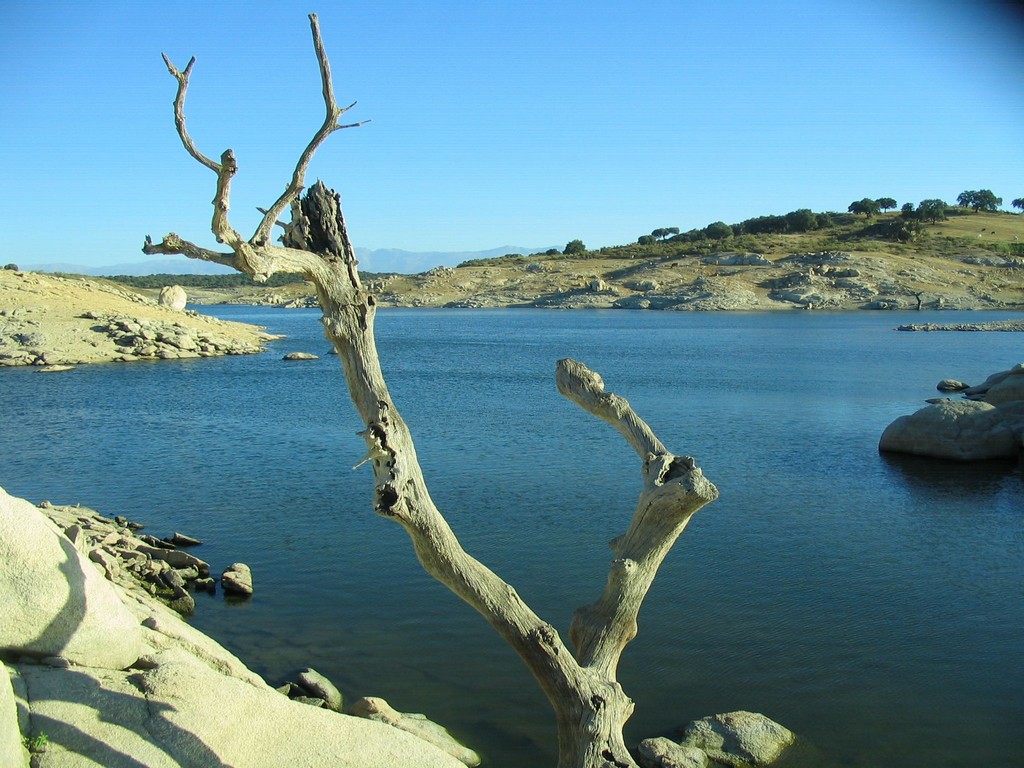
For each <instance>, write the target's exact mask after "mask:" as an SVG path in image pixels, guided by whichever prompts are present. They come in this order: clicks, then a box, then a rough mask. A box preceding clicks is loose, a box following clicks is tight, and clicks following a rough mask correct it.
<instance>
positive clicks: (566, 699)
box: [143, 14, 718, 768]
mask: <svg viewBox="0 0 1024 768" xmlns="http://www.w3.org/2000/svg"><path fill="white" fill-rule="evenodd" d="M309 19H310V25H311V28H312V33H313V43H314V48H315V50H316V55H317V59H318V61H319V64H320V71H321V79H322V82H323V96H324V103H325V106H326V112H327V114H326V117H325V119H324V123H323V125H322V126H321V128H320V130H319V131H318V132H317V133H316V135H315V136H314V138H313V140H312V141H311V142H310V144H309V145H308V146H307V147H306V150H305V151H304V152H303V153H302V156H301V157H300V160H299V162H298V164H297V165H296V168H295V172H294V174H293V176H292V180H291V183H290V184H289V186H288V188H287V190H286V191H285V193H284V194H283V195H282V196H281V197H280V198H279V199H278V200H277V202H275V203H274V205H273V206H272V207H271V208H270V209H269V210H268V211H267V212H266V213H265V215H264V218H263V220H262V222H261V223H260V225H259V226H258V227H257V229H256V232H255V234H254V235H253V236H252V238H250V239H249V240H245V239H243V237H242V236H241V235H240V234H239V233H238V232H237V231H235V230H234V229H233V228H232V227H231V225H230V223H229V222H228V211H229V199H230V184H231V179H232V177H233V176H234V174H235V172H236V170H237V165H236V163H235V158H234V155H233V153H232V152H231V150H230V149H229V150H226V151H225V152H224V153H223V154H222V155H221V161H220V162H219V163H218V162H215V161H213V160H211V159H210V158H208V157H206V156H205V155H203V154H201V153H200V152H199V151H198V150H197V149H196V148H195V145H194V144H193V143H192V140H191V138H190V137H189V135H188V132H187V130H186V127H185V112H184V104H185V94H186V91H187V89H188V81H189V76H190V74H191V71H192V67H193V65H194V63H195V59H192V60H191V61H189V64H188V66H187V67H186V68H185V70H184V71H183V72H182V71H180V70H178V69H176V68H175V67H174V65H173V64H171V62H170V61H169V60H168V59H167V57H166V56H165V57H164V61H165V63H166V64H167V68H168V70H169V71H170V72H171V74H172V75H173V76H174V77H175V78H176V79H177V81H178V91H177V96H176V98H175V102H174V112H175V123H176V126H177V130H178V134H179V137H180V138H181V141H182V144H183V145H184V146H185V149H186V150H187V151H188V152H189V154H191V155H192V156H193V157H194V158H195V159H196V160H197V161H198V162H200V163H202V164H203V165H205V166H207V167H208V168H210V169H211V170H212V171H214V173H216V175H217V193H216V197H215V199H214V214H213V221H212V224H211V228H212V230H213V233H214V234H215V235H216V237H217V240H218V242H221V243H224V244H226V245H227V246H228V247H229V248H230V249H231V250H230V252H228V253H220V252H216V251H210V250H207V249H204V248H200V247H198V246H196V245H194V244H192V243H190V242H188V241H186V240H183V239H182V238H180V237H178V236H177V235H175V234H173V233H171V234H168V235H167V236H166V237H164V239H163V241H162V242H160V243H153V242H152V240H150V239H149V238H148V237H147V238H146V244H145V246H144V247H143V250H144V251H145V252H146V253H149V254H154V253H161V254H184V255H185V256H188V257H190V258H196V259H203V260H207V261H213V262H217V263H220V264H226V265H228V266H231V267H234V268H235V269H237V270H239V271H241V272H244V273H246V274H249V275H252V276H253V277H254V278H255V279H257V280H265V279H267V277H269V276H270V275H272V274H274V273H275V272H299V273H302V274H303V275H304V276H305V277H306V278H307V279H309V280H310V281H312V282H313V283H314V285H315V286H316V291H317V296H318V298H319V300H320V306H321V308H322V309H323V319H322V322H323V324H324V332H325V333H326V335H327V338H328V339H329V340H330V341H331V343H332V344H333V345H334V347H335V349H336V350H337V352H338V355H339V358H340V360H341V362H342V364H343V366H344V370H345V377H346V380H347V383H348V389H349V394H350V396H351V398H352V402H353V403H354V404H355V406H356V410H357V411H358V413H359V416H360V418H361V419H362V421H363V423H364V425H365V428H364V429H363V431H362V432H360V435H361V436H362V437H363V439H364V440H365V442H366V446H367V454H366V458H365V460H364V463H370V464H371V466H372V468H373V477H374V489H375V502H374V509H375V511H376V512H377V513H378V514H379V515H381V516H383V517H387V518H391V519H393V520H394V521H395V522H397V523H399V524H400V525H402V526H403V527H404V528H405V530H406V531H407V532H408V534H409V536H410V538H411V539H412V543H413V547H414V548H415V551H416V555H417V557H418V558H419V560H420V562H421V563H422V565H423V567H424V568H425V569H426V570H427V572H428V573H430V574H431V575H432V576H433V577H434V578H436V579H437V580H438V581H440V582H442V583H443V584H445V585H446V586H448V588H449V589H451V590H452V591H453V592H455V593H456V594H457V595H458V596H459V597H461V598H462V599H463V600H464V601H465V602H467V603H468V604H469V605H471V606H472V607H473V608H475V609H476V610H477V611H478V612H479V613H480V614H481V615H482V616H483V617H484V618H485V619H486V620H487V621H488V622H489V623H490V624H491V626H493V627H494V628H495V630H497V632H498V634H500V635H501V636H502V637H504V638H505V640H506V641H507V642H508V643H509V644H510V645H511V646H512V647H513V648H515V650H516V651H517V652H518V654H519V655H520V657H522V659H523V661H524V662H525V663H526V665H527V667H528V668H529V669H530V671H531V672H532V673H533V675H534V677H535V678H536V679H537V681H538V683H539V684H540V686H541V688H542V689H543V690H544V692H545V694H546V695H547V697H548V700H549V701H550V702H551V706H552V707H553V709H554V711H555V716H556V720H557V723H558V748H559V759H558V766H559V768H597V767H598V766H623V767H626V768H629V767H632V766H635V765H636V764H635V762H634V761H633V758H632V757H631V756H630V754H629V752H628V751H627V749H626V746H625V743H624V741H623V736H622V728H623V725H624V724H625V722H626V720H628V718H629V716H630V715H631V714H632V711H633V702H632V700H631V699H630V698H629V697H628V696H627V695H626V694H625V692H624V691H623V690H622V687H621V686H620V685H619V683H618V681H617V680H616V669H617V667H618V662H619V658H620V656H621V655H622V651H623V649H624V648H625V646H626V644H627V643H629V641H630V640H632V639H633V637H635V636H636V631H637V625H636V617H637V614H638V612H639V610H640V605H641V603H642V601H643V599H644V596H645V595H646V594H647V591H648V589H649V588H650V585H651V583H652V581H653V580H654V577H655V575H656V573H657V570H658V567H659V566H660V565H661V562H662V560H663V559H664V557H665V555H666V554H667V553H668V551H669V549H670V548H671V547H672V545H673V544H674V543H675V540H676V538H677V537H678V536H679V534H680V533H682V531H683V529H684V528H685V527H686V524H687V523H688V522H689V520H690V517H691V516H692V515H693V514H694V513H695V512H696V511H697V510H698V509H700V508H701V507H703V506H704V505H705V504H707V503H708V502H710V501H713V500H714V499H715V498H717V496H718V491H717V489H716V488H715V487H714V485H712V483H711V482H710V481H708V480H707V479H706V478H705V477H704V475H703V474H702V473H701V470H700V469H699V468H697V466H696V465H695V462H694V460H693V459H692V458H690V457H688V456H675V455H673V454H671V453H670V452H669V451H668V450H667V449H666V448H665V446H664V445H662V444H661V442H660V441H659V440H658V438H657V437H655V435H654V433H653V432H652V431H651V430H650V428H649V427H648V426H647V424H645V423H644V422H643V421H642V420H641V419H640V418H639V417H638V416H637V415H636V413H635V412H634V411H633V409H632V408H631V407H630V406H629V403H627V402H626V401H625V400H624V399H622V398H620V397H618V396H616V395H614V394H611V393H607V392H605V391H604V382H603V381H602V380H601V377H600V376H599V375H598V374H597V373H595V372H593V371H591V370H589V369H588V368H587V367H586V366H585V365H583V364H582V363H579V362H576V361H574V360H562V361H559V363H558V365H557V369H556V381H557V385H558V389H559V391H560V392H561V393H562V394H563V395H565V396H566V397H567V398H569V399H570V400H572V401H573V402H575V403H576V404H577V405H579V406H580V407H581V408H583V409H584V410H586V411H589V412H590V413H592V414H594V415H595V416H597V417H598V418H600V419H603V420H604V421H607V422H608V423H609V424H611V425H612V426H613V427H615V428H616V429H617V430H619V432H621V433H622V435H623V436H624V437H625V438H626V440H627V441H628V442H629V444H630V445H631V446H632V447H633V449H634V450H636V452H637V453H638V454H639V456H640V459H641V462H642V479H643V489H642V491H641V493H640V498H639V500H638V502H637V506H636V510H635V512H634V514H633V518H632V521H631V523H630V525H629V527H628V529H627V530H626V532H625V533H624V534H622V535H621V536H619V537H617V538H616V539H614V540H613V541H612V542H611V548H612V551H613V553H614V559H613V561H612V564H611V568H610V571H609V575H608V581H607V584H606V585H605V588H604V592H603V594H602V595H601V596H600V597H599V598H598V599H597V601H595V602H594V603H593V604H591V605H588V606H584V607H582V608H580V609H578V610H577V611H576V613H575V615H574V617H573V621H572V626H571V629H570V638H571V641H572V644H573V646H574V650H573V649H570V648H569V647H568V646H566V645H565V644H564V642H563V641H562V639H561V638H560V637H559V635H558V633H557V632H556V631H555V629H554V628H553V627H552V626H551V625H550V624H548V623H546V622H545V621H543V620H542V619H541V618H540V617H538V616H537V615H536V614H535V613H534V612H533V611H532V610H531V609H530V608H529V607H528V606H527V605H526V604H525V603H524V602H523V601H522V600H521V599H520V597H519V595H518V594H517V593H516V591H515V590H514V589H513V588H512V586H511V585H509V584H507V583H506V582H505V581H503V580H502V579H501V578H499V577H498V576H497V575H496V574H494V573H493V572H492V571H491V570H489V569H488V568H487V567H486V566H485V565H483V564H482V563H480V562H479V561H478V560H476V559H474V558H473V557H472V556H470V555H469V554H467V553H466V552H465V551H464V550H463V549H462V547H461V545H460V544H459V541H458V539H457V538H456V536H455V534H454V533H453V532H452V530H451V528H450V527H449V525H448V523H447V521H446V520H445V518H444V517H443V516H442V514H441V513H440V512H439V511H438V509H437V507H436V506H435V505H434V502H433V500H432V499H431V498H430V494H429V492H428V490H427V485H426V482H425V480H424V478H423V473H422V471H421V469H420V465H419V461H418V459H417V457H416V450H415V447H414V445H413V441H412V436H411V434H410V432H409V429H408V427H407V426H406V424H405V422H404V421H403V420H402V417H401V416H400V415H399V413H398V409H397V408H396V407H395V405H394V403H393V402H392V400H391V395H390V394H389V392H388V388H387V384H386V383H385V381H384V376H383V373H382V372H381V368H380V362H379V360H378V357H377V349H376V345H375V342H374V332H373V322H374V315H375V311H376V305H375V300H374V297H373V296H372V295H371V294H370V293H369V292H368V291H366V289H365V288H364V287H363V286H362V284H361V282H360V280H359V274H358V271H357V268H356V259H355V252H354V250H353V248H352V244H351V242H350V240H349V237H348V233H347V231H346V229H345V220H344V216H343V214H342V210H341V200H340V197H339V196H338V195H337V194H336V193H334V192H332V191H330V190H328V189H327V188H326V187H325V186H324V185H323V184H321V183H320V182H317V183H316V184H315V185H314V186H313V187H312V188H311V189H310V190H309V191H308V193H307V194H306V195H305V196H302V197H300V196H299V195H300V192H301V190H302V188H303V180H304V176H305V172H306V169H307V168H308V165H309V162H310V160H311V159H312V156H313V154H314V153H315V151H316V149H317V147H318V146H319V145H320V144H321V143H322V142H323V141H324V140H325V139H326V138H327V136H329V135H330V134H331V133H333V132H334V131H336V130H339V129H341V128H349V127H355V126H357V125H362V123H354V124H351V125H340V124H339V122H338V120H339V118H340V116H341V115H342V114H343V113H344V112H345V111H347V109H350V108H351V107H348V108H345V109H339V108H338V106H337V104H336V103H335V100H334V89H333V84H332V79H331V71H330V64H329V62H328V59H327V54H326V52H325V51H324V48H323V43H322V41H321V38H320V30H319V24H318V22H317V18H316V15H315V14H314V15H310V17H309ZM352 106H354V105H352ZM288 207H290V208H291V214H292V221H291V223H290V224H287V225H282V226H284V228H285V234H284V236H283V237H282V238H281V240H282V243H283V245H282V246H277V245H273V244H271V242H270V233H271V230H272V228H273V226H274V225H275V224H276V223H278V222H277V219H278V217H279V216H280V215H281V214H282V213H283V211H284V209H285V208H288Z"/></svg>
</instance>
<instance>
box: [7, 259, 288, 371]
mask: <svg viewBox="0 0 1024 768" xmlns="http://www.w3.org/2000/svg"><path fill="white" fill-rule="evenodd" d="M272 338H274V337H273V336H271V335H269V334H267V333H265V332H264V331H263V329H261V328H257V327H256V326H251V325H246V324H244V323H232V322H226V321H223V320H218V319H216V318H213V317H207V316H205V315H200V314H198V313H195V312H191V311H188V310H185V311H182V310H175V309H170V308H168V307H163V306H160V305H159V304H157V303H156V302H155V301H153V300H151V299H147V298H144V297H142V296H140V295H138V294H136V293H132V292H131V291H128V290H125V289H123V288H120V287H118V286H116V285H114V284H112V283H109V282H106V281H102V280H91V279H87V278H65V277H58V276H56V275H46V274H37V273H33V272H17V271H14V270H0V365H38V366H52V365H78V364H81V363H99V362H115V361H116V362H131V361H135V360H158V359H177V358H190V357H211V356H216V355H236V354H250V353H254V352H259V351H261V350H262V349H263V344H264V343H265V342H266V341H269V340H270V339H272Z"/></svg>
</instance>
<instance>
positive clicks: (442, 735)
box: [350, 696, 480, 768]
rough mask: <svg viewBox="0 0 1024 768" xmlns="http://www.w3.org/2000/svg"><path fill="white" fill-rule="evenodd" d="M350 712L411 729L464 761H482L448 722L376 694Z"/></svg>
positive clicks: (429, 742)
mask: <svg viewBox="0 0 1024 768" xmlns="http://www.w3.org/2000/svg"><path fill="white" fill-rule="evenodd" d="M350 714H353V715H355V716H356V717H362V718H366V719H367V720H375V721H377V722H379V723H386V724H387V725H390V726H392V727H394V728H397V729H399V730H402V731H406V732H407V733H411V734H412V735H413V736H416V737H418V738H420V739H422V740H423V741H426V742H427V743H428V744H432V745H434V746H435V747H438V748H439V749H442V750H444V751H445V752H447V753H448V754H449V755H451V756H452V757H454V758H456V759H457V760H459V761H460V762H462V763H464V764H465V765H467V766H469V768H475V766H478V765H480V755H478V754H477V753H476V752H474V751H473V750H472V749H470V748H469V747H466V746H463V745H462V744H460V743H459V742H458V741H457V740H456V739H455V737H453V736H452V735H451V734H450V733H448V729H447V728H445V727H444V726H441V725H438V724H437V723H435V722H433V721H431V720H428V719H427V717H426V715H420V714H415V713H406V712H399V711H398V710H396V709H395V708H394V707H392V706H391V705H390V704H388V703H387V702H386V701H385V700H384V699H381V698H379V697H376V696H366V697H364V698H362V699H359V700H358V701H357V702H355V703H354V704H353V705H352V707H351V709H350Z"/></svg>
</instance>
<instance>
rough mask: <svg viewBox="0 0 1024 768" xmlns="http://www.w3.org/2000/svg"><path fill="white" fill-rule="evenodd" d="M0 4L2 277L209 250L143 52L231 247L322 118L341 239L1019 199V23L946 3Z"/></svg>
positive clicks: (604, 231) (597, 237)
mask: <svg viewBox="0 0 1024 768" xmlns="http://www.w3.org/2000/svg"><path fill="white" fill-rule="evenodd" d="M322 5H323V6H325V7H321V8H316V7H315V6H311V5H309V4H308V3H302V4H298V3H295V2H292V1H291V0H275V1H274V2H267V1H266V0H247V2H244V3H243V2H213V1H211V0H205V1H204V2H192V1H191V0H184V1H183V2H175V3H168V2H147V1H146V0H140V1H139V2H135V3H121V2H119V3H109V2H102V1H101V2H97V3H82V2H80V1H79V2H61V1H50V2H47V1H46V0H42V1H41V0H31V1H29V0H4V2H2V3H0V98H2V101H0V104H2V110H0V164H2V169H3V170H2V176H0V200H2V202H3V224H2V226H0V262H4V263H6V262H8V261H15V262H24V263H42V262H53V261H65V262H73V263H79V264H85V265H98V264H110V263H118V262H126V261H144V260H146V259H147V258H148V257H146V256H144V255H143V254H142V253H141V252H140V251H139V248H140V246H141V244H142V241H143V238H144V236H145V235H146V234H151V235H153V236H154V237H155V238H157V239H159V238H160V237H162V236H163V235H164V234H165V233H167V232H168V231H175V232H177V233H179V234H180V235H182V236H183V237H185V238H187V239H192V240H194V241H196V242H198V243H200V244H202V245H206V246H208V247H213V246H215V243H214V242H213V238H212V235H210V233H209V218H210V210H211V209H210V204H209V201H210V200H211V198H212V195H213V182H214V176H213V174H212V173H211V172H210V171H209V170H207V169H206V168H203V167H201V166H200V165H198V164H197V163H196V162H195V161H194V160H192V159H191V158H190V157H188V155H186V154H185V152H184V150H183V149H182V147H181V145H180V143H179V141H178V138H177V135H176V133H175V131H174V127H173V123H172V119H171V101H172V99H173V95H174V89H175V83H174V81H173V79H172V78H171V77H170V75H169V74H168V73H167V71H166V69H165V68H164V66H163V63H162V61H161V59H160V53H161V52H166V53H167V54H168V55H169V56H170V58H171V60H172V61H174V62H175V63H176V64H177V65H178V66H179V67H184V66H185V64H186V63H187V61H188V59H189V57H190V56H192V55H194V56H196V58H197V63H196V66H195V70H194V72H193V75H192V81H191V86H190V90H189V101H188V104H187V113H188V124H189V128H190V131H191V133H192V136H193V138H194V139H195V141H196V143H197V145H198V146H199V148H200V150H201V151H203V152H205V153H206V154H207V155H210V156H214V157H216V156H218V155H219V154H220V152H221V151H223V150H224V149H226V148H228V147H231V148H233V149H234V151H235V153H236V156H237V158H238V162H239V167H240V170H239V173H238V175H237V176H236V177H235V181H234V187H233V196H232V220H233V223H234V225H235V227H236V228H237V229H239V230H240V231H242V232H243V233H245V234H247V235H248V234H251V233H252V230H253V228H254V227H255V224H256V222H257V221H258V218H259V214H258V213H256V212H255V209H256V207H257V206H267V205H269V204H270V203H271V202H272V201H273V200H274V199H275V198H276V197H277V195H278V194H279V193H280V191H281V190H282V189H283V187H284V184H285V183H286V182H287V180H288V178H289V177H290V174H291V171H292V168H293V166H294V162H295V160H296V158H297V157H298V154H299V153H300V152H301V150H302V148H303V147H304V146H305V144H306V142H307V141H308V140H309V138H310V137H311V136H312V134H313V132H314V131H315V130H316V128H317V127H318V126H319V124H320V122H321V121H322V119H323V103H322V100H321V97H320V91H319V75H318V70H317V66H316V60H315V57H314V55H313V52H312V46H311V43H310V33H309V24H308V21H307V19H306V14H307V13H308V12H309V11H316V12H317V13H318V15H319V17H320V24H321V29H322V32H323V36H324V40H325V44H326V46H327V50H328V53H329V54H330V57H331V63H332V67H333V71H334V78H335V89H336V92H337V96H338V100H339V102H344V103H348V102H350V101H356V100H358V102H359V104H358V106H357V107H356V109H355V110H353V112H351V113H349V116H350V117H351V118H352V119H353V120H363V119H370V120H372V122H371V123H370V124H368V125H366V126H364V127H361V128H358V129H352V130H346V131H342V132H340V133H336V134H334V135H333V136H332V137H331V138H330V139H328V142H327V144H326V145H325V146H324V147H322V148H321V150H320V152H319V153H318V155H317V157H316V159H315V160H314V163H313V166H312V168H311V170H310V173H309V176H308V177H307V178H308V181H309V182H310V183H311V182H312V181H313V180H315V179H316V178H322V179H323V180H324V181H325V182H327V183H328V184H329V185H330V186H332V187H334V188H336V189H337V190H338V191H340V192H341V193H342V196H343V200H344V205H345V210H346V215H347V218H348V221H349V229H350V232H351V234H352V237H353V239H354V240H355V242H356V245H358V246H363V247H367V248H373V249H377V248H401V249H405V250H412V251H472V250H483V249H487V248H493V247H496V246H501V245H519V246H527V247H541V246H544V247H547V246H552V245H556V246H563V245H564V244H565V243H566V242H567V241H568V240H571V239H574V238H581V239H583V240H584V242H585V243H586V244H587V245H588V246H590V247H598V246H602V245H617V244H622V243H627V242H632V241H634V240H635V239H636V237H637V236H639V235H641V234H645V233H647V232H649V231H650V230H652V229H654V228H656V227H667V226H678V227H680V228H681V229H683V230H686V229H690V228H693V227H702V226H704V225H706V224H708V223H709V222H711V221H715V220H719V219H721V220H724V221H727V222H736V221H740V220H742V219H745V218H749V217H751V216H756V215H761V214H769V213H785V212H787V211H790V210H794V209H796V208H804V207H808V208H813V209H815V210H845V209H846V206H847V205H848V204H849V203H850V202H851V201H853V200H856V199H860V198H862V197H865V196H867V197H873V198H874V197H882V196H886V197H894V198H896V199H897V200H899V201H900V202H901V203H902V202H906V201H911V202H914V203H916V202H918V201H920V200H921V199H924V198H929V197H941V198H944V199H946V200H948V201H952V200H955V198H956V196H957V195H958V194H959V193H960V192H962V191H964V190H965V189H978V188H988V189H992V190H993V191H994V192H995V193H996V194H997V195H999V196H1001V197H1003V198H1004V204H1005V207H1007V208H1008V207H1009V202H1010V200H1012V199H1013V198H1016V197H1024V87H1022V85H1021V75H1022V73H1024V23H1022V19H1021V16H1020V15H1019V14H1018V13H1016V12H1013V11H1010V10H1008V9H1009V8H1010V7H1011V5H1010V4H999V3H996V2H982V1H980V0H979V1H975V2H971V0H960V2H950V1H949V0H885V1H883V0H860V1H859V2H837V1H835V0H814V1H813V2H812V1H810V0H765V1H764V2H751V1H747V0H719V2H714V3H709V2H679V1H678V0H674V1H664V2H663V1H661V0H634V2H630V3H625V2H621V0H617V1H616V2H610V1H609V0H588V2H578V1H577V0H545V2H535V1H534V0H492V1H490V2H488V1H486V0H478V1H477V2H465V1H460V2H454V1H451V2H446V1H440V2H429V3H428V2H392V1H390V0H380V1H379V2H366V1H364V0H353V1H352V2H345V3H341V2H331V3H324V4H322Z"/></svg>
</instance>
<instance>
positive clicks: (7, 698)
mask: <svg viewBox="0 0 1024 768" xmlns="http://www.w3.org/2000/svg"><path fill="white" fill-rule="evenodd" d="M0 765H3V766H10V768H23V767H25V766H28V752H27V751H25V748H24V747H22V745H21V728H19V727H18V705H17V702H15V700H14V689H13V688H12V687H11V676H10V674H9V673H8V672H7V667H5V666H4V664H3V662H0Z"/></svg>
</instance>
